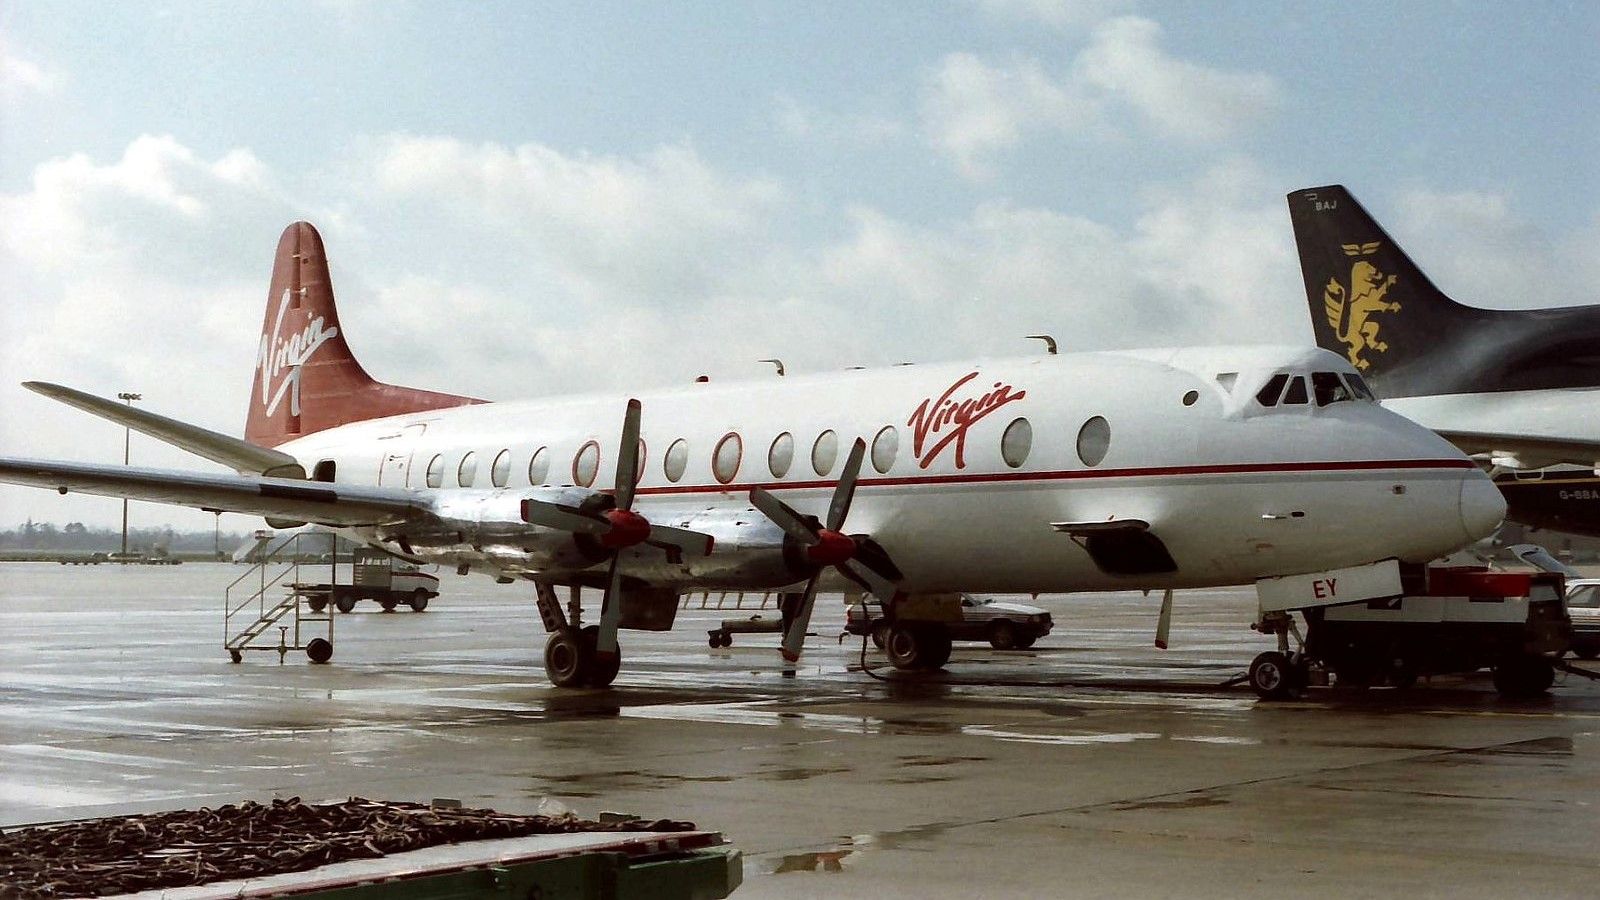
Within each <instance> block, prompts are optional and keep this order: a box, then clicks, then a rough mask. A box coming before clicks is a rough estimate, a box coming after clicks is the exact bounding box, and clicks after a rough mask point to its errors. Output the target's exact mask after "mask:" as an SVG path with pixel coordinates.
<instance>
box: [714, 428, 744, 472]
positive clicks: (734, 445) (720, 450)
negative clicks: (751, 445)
mask: <svg viewBox="0 0 1600 900" xmlns="http://www.w3.org/2000/svg"><path fill="white" fill-rule="evenodd" d="M743 458H744V441H743V440H741V439H740V437H739V433H738V432H736V431H730V432H728V433H727V434H725V435H723V436H722V440H720V441H717V450H716V452H715V453H713V454H712V455H711V474H713V475H715V476H717V480H718V481H720V482H722V483H723V484H727V483H728V482H730V481H732V480H733V477H734V476H735V475H738V474H739V462H740V461H741V460H742V459H743Z"/></svg>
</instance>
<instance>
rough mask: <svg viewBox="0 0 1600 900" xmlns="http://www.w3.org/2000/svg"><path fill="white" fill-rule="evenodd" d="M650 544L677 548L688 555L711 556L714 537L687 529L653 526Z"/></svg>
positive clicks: (651, 527)
mask: <svg viewBox="0 0 1600 900" xmlns="http://www.w3.org/2000/svg"><path fill="white" fill-rule="evenodd" d="M649 543H650V544H651V545H652V546H656V547H661V546H667V547H676V548H678V549H679V550H683V551H685V552H687V553H698V554H700V555H701V556H710V555H711V544H712V537H711V535H709V534H704V533H702V532H699V531H690V530H689V529H687V528H674V527H672V526H671V525H651V526H650V540H649Z"/></svg>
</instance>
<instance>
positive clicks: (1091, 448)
mask: <svg viewBox="0 0 1600 900" xmlns="http://www.w3.org/2000/svg"><path fill="white" fill-rule="evenodd" d="M1110 449H1111V423H1109V422H1107V421H1106V420H1105V417H1104V416H1095V417H1094V418H1091V419H1090V420H1089V421H1087V422H1084V423H1083V427H1082V428H1079V429H1078V458H1079V459H1081V460H1083V464H1084V465H1086V466H1089V467H1091V468H1092V467H1094V466H1098V465H1100V463H1101V462H1103V461H1105V458H1106V453H1107V451H1109V450H1110Z"/></svg>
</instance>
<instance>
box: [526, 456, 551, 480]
mask: <svg viewBox="0 0 1600 900" xmlns="http://www.w3.org/2000/svg"><path fill="white" fill-rule="evenodd" d="M549 479H550V453H549V451H547V450H546V449H545V448H544V447H540V448H539V449H537V450H535V451H533V458H532V459H530V460H528V483H529V484H531V485H533V486H534V487H538V486H539V485H541V484H545V483H546V482H548V481H549Z"/></svg>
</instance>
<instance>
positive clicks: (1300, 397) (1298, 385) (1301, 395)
mask: <svg viewBox="0 0 1600 900" xmlns="http://www.w3.org/2000/svg"><path fill="white" fill-rule="evenodd" d="M1309 400H1310V398H1309V397H1307V396H1306V380H1305V378H1303V377H1302V376H1299V375H1296V376H1295V377H1294V379H1293V380H1292V381H1290V382H1289V389H1288V390H1286V391H1284V392H1283V402H1284V404H1285V405H1304V404H1305V403H1307V402H1309Z"/></svg>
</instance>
